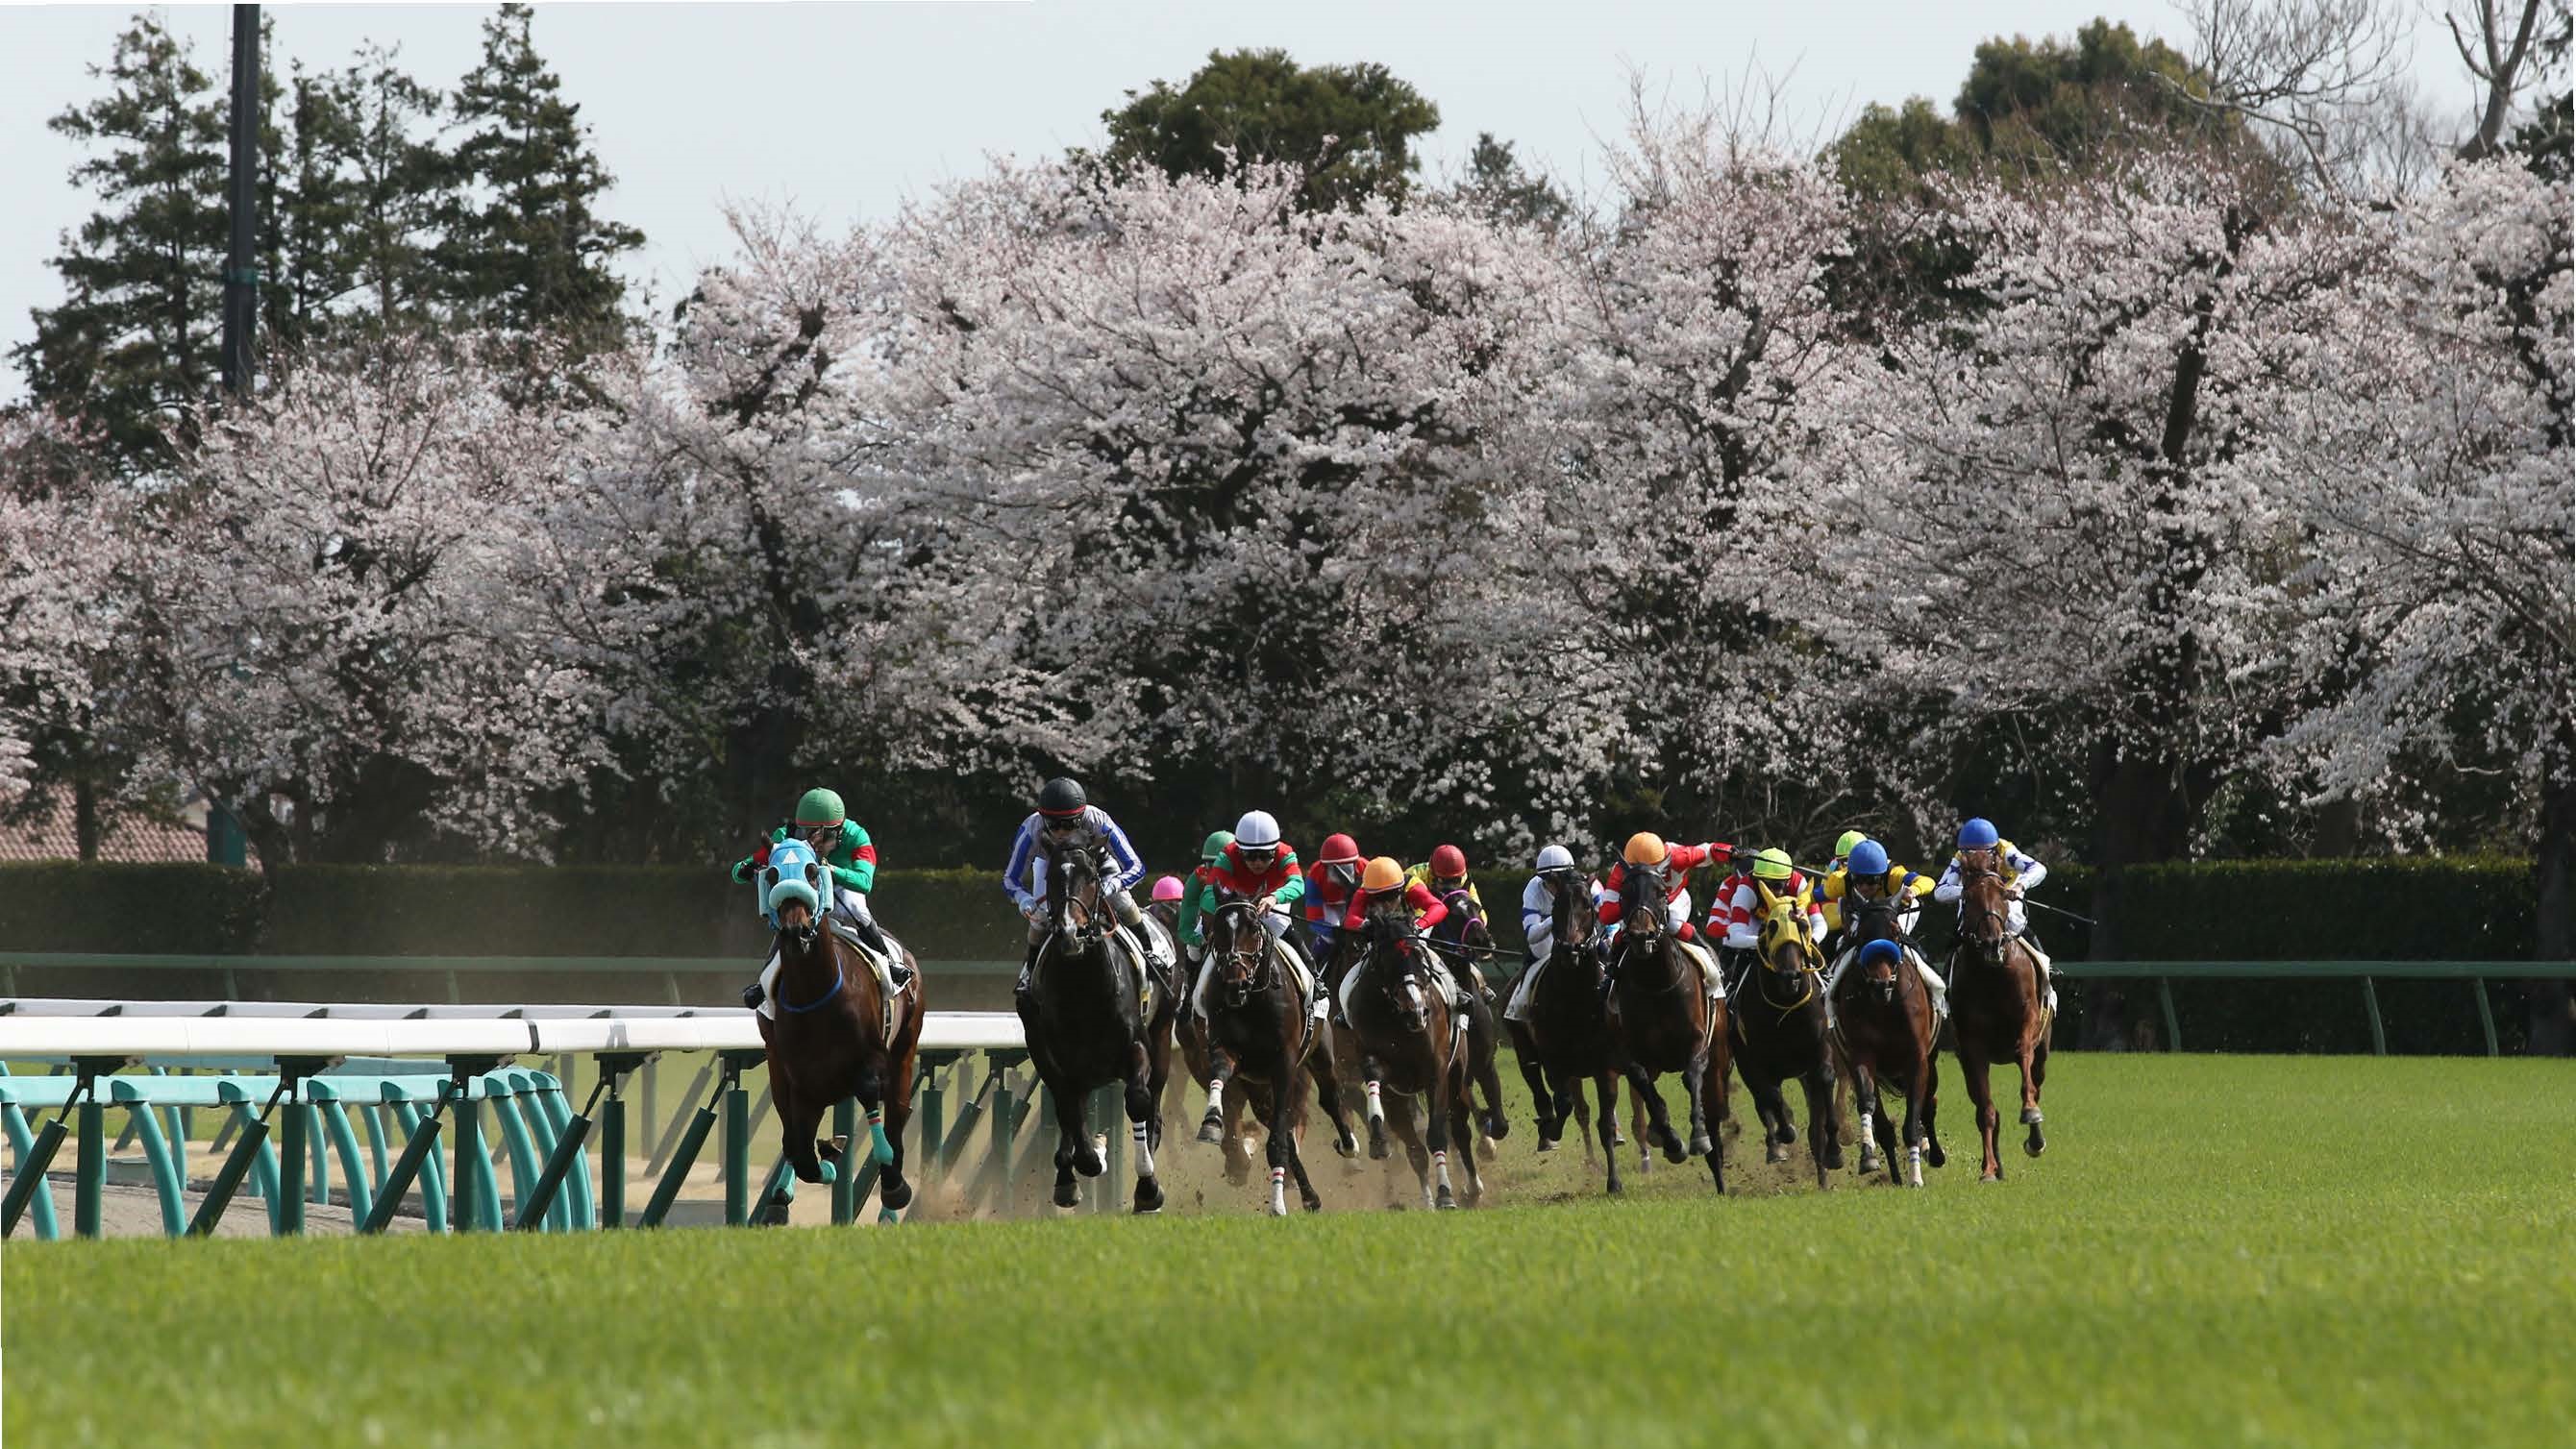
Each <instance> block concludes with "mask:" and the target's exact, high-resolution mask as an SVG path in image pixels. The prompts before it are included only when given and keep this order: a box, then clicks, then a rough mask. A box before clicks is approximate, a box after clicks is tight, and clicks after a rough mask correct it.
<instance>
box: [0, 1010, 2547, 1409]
mask: <svg viewBox="0 0 2576 1449" xmlns="http://www.w3.org/2000/svg"><path fill="white" fill-rule="evenodd" d="M2058 1068H2059V1070H2058V1074H2057V1075H2056V1076H2055V1077H2054V1078H2053V1079H2052V1080H2051V1082H2050V1092H2049V1096H2048V1109H2049V1127H2050V1144H2051V1145H2050V1149H2049V1154H2048V1156H2047V1157H2045V1158H2044V1159H2041V1160H2039V1161H2037V1162H2032V1161H2029V1160H2027V1159H2025V1158H2023V1157H2022V1156H2021V1155H2020V1153H2019V1151H2018V1149H2017V1148H2016V1149H2013V1150H2012V1151H2011V1153H2010V1156H2009V1161H2008V1163H2007V1171H2008V1172H2009V1174H2010V1177H2009V1180H2008V1181H2006V1182H2004V1183H2002V1184H2000V1185H1993V1186H1986V1185H1980V1184H1979V1183H1978V1182H1977V1181H1976V1167H1975V1146H1974V1140H1973V1138H1972V1137H1970V1136H1968V1135H1966V1129H1967V1128H1968V1126H1969V1124H1968V1121H1967V1111H1966V1105H1965V1099H1964V1093H1961V1092H1959V1091H1957V1089H1956V1086H1955V1078H1953V1083H1952V1091H1951V1094H1950V1099H1949V1103H1948V1105H1949V1111H1948V1112H1947V1113H1946V1114H1945V1115H1946V1116H1947V1118H1948V1121H1947V1124H1946V1125H1947V1128H1948V1130H1947V1131H1946V1132H1945V1134H1944V1135H1945V1137H1946V1138H1947V1139H1948V1141H1949V1144H1950V1146H1951V1149H1952V1152H1953V1157H1952V1161H1951V1165H1950V1166H1949V1167H1948V1168H1947V1169H1945V1170H1943V1171H1941V1172H1939V1173H1935V1174H1933V1178H1932V1186H1931V1187H1930V1189H1929V1190H1928V1191H1926V1192H1923V1193H1919V1194H1912V1193H1903V1192H1898V1191H1893V1190H1890V1189H1888V1188H1885V1187H1882V1186H1864V1185H1860V1184H1857V1183H1855V1182H1854V1181H1853V1179H1852V1178H1851V1177H1850V1176H1849V1175H1848V1174H1846V1175H1844V1176H1843V1177H1842V1178H1840V1179H1839V1180H1838V1181H1837V1183H1836V1186H1835V1187H1834V1189H1833V1190H1832V1191H1831V1192H1830V1193H1826V1194H1823V1195H1819V1194H1818V1193H1817V1192H1816V1191H1815V1190H1814V1187H1813V1185H1812V1182H1807V1183H1805V1184H1804V1185H1801V1184H1800V1180H1799V1179H1798V1178H1797V1177H1796V1176H1794V1175H1791V1174H1784V1173H1781V1172H1779V1171H1778V1170H1776V1169H1773V1170H1767V1171H1766V1170H1764V1169H1762V1168H1761V1167H1759V1166H1758V1165H1757V1166H1751V1167H1747V1168H1745V1169H1743V1170H1742V1171H1741V1172H1740V1173H1739V1174H1738V1180H1739V1183H1740V1186H1739V1193H1738V1195H1736V1196H1732V1197H1729V1198H1727V1199H1723V1200H1720V1199H1717V1198H1715V1197H1714V1196H1713V1195H1712V1194H1711V1193H1710V1192H1709V1190H1708V1187H1707V1182H1706V1179H1705V1177H1704V1175H1697V1174H1696V1171H1695V1170H1694V1171H1693V1172H1684V1171H1681V1170H1678V1169H1670V1170H1667V1169H1659V1170H1658V1171H1657V1172H1656V1173H1655V1174H1653V1176H1651V1177H1649V1178H1647V1179H1645V1180H1643V1181H1642V1182H1639V1183H1637V1184H1636V1187H1637V1191H1636V1192H1635V1193H1634V1195H1632V1196H1631V1197H1630V1198H1629V1199H1627V1200H1625V1201H1617V1202H1608V1201H1602V1200H1599V1199H1598V1198H1596V1197H1594V1196H1593V1195H1592V1193H1594V1192H1597V1177H1588V1176H1587V1175H1586V1174H1585V1173H1584V1172H1583V1170H1582V1163H1581V1160H1580V1159H1579V1157H1576V1156H1575V1155H1573V1154H1571V1153H1562V1154H1558V1155H1557V1156H1555V1157H1553V1158H1550V1159H1546V1160H1541V1159H1537V1158H1535V1157H1533V1156H1532V1155H1531V1151H1530V1144H1529V1142H1528V1141H1527V1140H1526V1137H1525V1136H1524V1135H1522V1134H1525V1133H1526V1131H1527V1126H1526V1114H1525V1113H1524V1114H1519V1120H1518V1121H1516V1126H1515V1135H1514V1136H1513V1138H1512V1139H1510V1140H1509V1141H1507V1142H1505V1143H1504V1144H1503V1145H1502V1153H1503V1165H1504V1166H1505V1167H1506V1168H1507V1171H1505V1172H1504V1173H1503V1174H1501V1180H1500V1185H1499V1188H1498V1191H1497V1192H1496V1194H1495V1195H1494V1197H1493V1198H1490V1199H1489V1202H1493V1203H1495V1204H1497V1205H1495V1206H1492V1207H1489V1208H1487V1209H1485V1210H1482V1211H1477V1212H1469V1213H1456V1214H1441V1215H1433V1214H1429V1213H1423V1212H1405V1213H1387V1212H1382V1211H1364V1212H1337V1213H1327V1214H1323V1215H1320V1216H1314V1217H1308V1216H1303V1215H1298V1216H1294V1217H1291V1218H1290V1219H1288V1220H1287V1221H1284V1222H1274V1221H1270V1220H1267V1219H1263V1218H1258V1217H1253V1216H1248V1215H1245V1214H1243V1213H1242V1212H1239V1211H1232V1210H1229V1211H1226V1212H1223V1213H1210V1214H1205V1215H1197V1216H1189V1215H1168V1216H1165V1217H1162V1218H1159V1219H1149V1220H1130V1219H1121V1218H1108V1217H1092V1216H1088V1215H1085V1216H1080V1217H1075V1218H1071V1219H1066V1220H1061V1221H1041V1222H1013V1223H922V1224H915V1225H909V1226H906V1227H903V1228H900V1229H896V1230H892V1231H875V1230H846V1231H841V1232H833V1231H830V1230H812V1231H807V1230H790V1231H774V1232H765V1233H756V1232H718V1231H691V1232H673V1233H666V1234H662V1235H658V1236H645V1235H619V1234H609V1235H598V1236H591V1237H584V1238H515V1237H514V1238H506V1239H503V1238H469V1239H463V1240H456V1239H431V1238H426V1237H413V1238H404V1239H385V1240H374V1241H356V1240H336V1241H321V1240H316V1241H305V1242H275V1241H248V1242H224V1243H187V1242H183V1243H167V1242H160V1241H128V1242H110V1243H63V1244H54V1245H46V1246H31V1245H25V1244H12V1245H10V1246H9V1247H8V1248H7V1249H6V1250H5V1253H0V1315H5V1318H4V1319H0V1335H5V1340H6V1351H7V1358H6V1377H5V1383H0V1390H4V1391H5V1395H6V1399H5V1406H4V1407H0V1424H4V1425H5V1430H6V1433H7V1436H8V1439H9V1441H10V1442H11V1443H12V1444H25V1445H44V1446H66V1445H75V1444H118V1445H136V1444H188V1445H233V1444H244V1445H254V1444H255V1445H268V1444H275V1443H282V1442H289V1441H290V1440H291V1439H296V1438H314V1439H317V1440H320V1441H323V1442H332V1443H344V1442H359V1443H368V1444H376V1443H382V1444H391V1445H402V1446H431V1445H458V1446H464V1445H485V1444H503V1443H525V1444H558V1443H567V1442H572V1441H574V1440H575V1439H578V1440H580V1441H581V1442H584V1443H595V1444H607V1445H661V1444H671V1445H699V1444H746V1445H817V1446H819V1445H826V1444H834V1445H837V1444H906V1443H939V1444H984V1445H996V1446H1002V1445H1023V1444H1038V1445H1080V1444H1140V1445H1155V1446H1173V1445H1199V1444H1235V1443H1241V1444H1256V1443H1257V1444H1264V1445H1279V1444H1306V1443H1314V1444H1385V1445H1399V1444H1414V1443H1458V1444H1570V1443H1597V1444H1601V1445H1617V1446H1630V1445H1636V1446H1646V1445H1684V1444H1702V1443H1710V1442H1719V1441H1735V1442H1747V1443H1776V1444H1795V1445H1800V1446H1815V1445H1822V1444H1837V1445H1840V1444H1977V1445H1993V1444H2025V1443H2026V1444H2046V1445H2084V1444H2192V1445H2203V1444H2214V1443H2229V1444H2371V1445H2398V1444H2426V1445H2439V1446H2442V1449H2470V1446H2485V1445H2499V1444H2563V1443H2567V1442H2570V1436H2571V1433H2576V1430H2571V1428H2570V1426H2571V1425H2576V1372H2571V1371H2570V1370H2569V1369H2568V1367H2567V1350H2568V1345H2569V1330H2570V1328H2571V1327H2576V1139H2571V1131H2570V1129H2571V1127H2576V1063H2566V1062H2533V1061H2512V1060H2508V1061H2501V1062H2493V1061H2482V1060H2436V1059H2390V1060H2372V1059H2367V1058H2360V1059H2355V1058H2336V1059H2318V1058H2303V1059H2292V1058H2223V1057H2102V1056H2094V1057H2061V1058H2060V1059H2059V1062H2058ZM2007 1075H2008V1074H2007ZM1736 1100H1737V1104H1738V1107H1739V1109H1741V1108H1742V1106H1743V1100H1744V1099H1743V1097H1742V1095H1741V1094H1740V1093H1739V1094H1738V1096H1737V1098H1736ZM1167 1150H1170V1151H1179V1152H1183V1153H1188V1154H1193V1155H1195V1156H1197V1157H1200V1158H1202V1159H1203V1158H1204V1156H1205V1155H1206V1154H1207V1153H1208V1152H1209V1151H1210V1149H1203V1148H1184V1147H1178V1146H1177V1145H1176V1146H1175V1147H1174V1148H1172V1149H1167ZM1735 1156H1736V1157H1738V1158H1739V1159H1740V1158H1742V1157H1744V1156H1758V1150H1757V1151H1754V1152H1750V1153H1747V1152H1744V1151H1741V1150H1738V1151H1737V1152H1736V1153H1735ZM1193 1170H1199V1168H1198V1166H1195V1165H1194V1167H1193ZM1344 1171H1345V1169H1344V1168H1343V1167H1342V1166H1341V1165H1340V1164H1339V1163H1336V1162H1327V1163H1325V1164H1324V1165H1323V1167H1322V1169H1321V1171H1320V1172H1319V1173H1318V1179H1319V1184H1322V1183H1326V1182H1330V1181H1332V1180H1333V1179H1336V1178H1339V1177H1340V1176H1341V1175H1342V1174H1343V1173H1344ZM1228 1191H1229V1192H1230V1193H1231V1192H1233V1191H1234V1190H1231V1189H1229V1190H1228ZM1342 1195H1343V1196H1347V1194H1342ZM1236 1197H1237V1198H1239V1199H1240V1201H1241V1202H1242V1204H1243V1205H1245V1206H1248V1205H1249V1201H1250V1197H1251V1194H1250V1193H1249V1192H1248V1191H1246V1192H1242V1193H1239V1194H1236ZM1543 1199H1553V1200H1543ZM1234 1205H1235V1199H1233V1198H1230V1199H1229V1201H1228V1203H1227V1206H1228V1207H1229V1209H1231V1208H1233V1207H1234Z"/></svg>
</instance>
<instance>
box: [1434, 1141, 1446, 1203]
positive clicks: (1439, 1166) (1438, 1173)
mask: <svg viewBox="0 0 2576 1449" xmlns="http://www.w3.org/2000/svg"><path fill="white" fill-rule="evenodd" d="M1431 1174H1432V1176H1433V1177H1435V1178H1437V1179H1438V1180H1439V1183H1440V1191H1441V1192H1442V1193H1443V1194H1446V1193H1447V1192H1448V1191H1449V1149H1448V1148H1445V1147H1444V1148H1441V1149H1440V1150H1439V1151H1437V1152H1434V1153H1432V1154H1431Z"/></svg>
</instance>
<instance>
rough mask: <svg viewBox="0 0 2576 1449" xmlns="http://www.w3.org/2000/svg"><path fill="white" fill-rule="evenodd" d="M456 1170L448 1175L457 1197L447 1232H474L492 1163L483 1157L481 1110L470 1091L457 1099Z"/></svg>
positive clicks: (448, 1216) (448, 1217)
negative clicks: (485, 1182)
mask: <svg viewBox="0 0 2576 1449" xmlns="http://www.w3.org/2000/svg"><path fill="white" fill-rule="evenodd" d="M452 1150H453V1152H454V1154H455V1157H456V1166H455V1167H453V1168H451V1169H450V1170H449V1172H448V1183H447V1185H448V1188H449V1190H450V1191H452V1192H454V1193H455V1194H456V1202H455V1205H454V1206H452V1207H450V1208H449V1209H448V1210H447V1222H448V1227H449V1230H450V1231H453V1232H459V1233H470V1232H472V1231H474V1229H475V1227H476V1225H477V1221H478V1219H479V1218H480V1217H481V1216H482V1209H483V1198H482V1192H483V1182H482V1180H483V1179H484V1178H486V1177H488V1176H490V1175H491V1172H492V1161H491V1159H490V1158H488V1157H485V1156H484V1155H483V1109H482V1104H481V1103H479V1102H477V1101H475V1100H474V1095H473V1090H472V1088H471V1087H470V1086H469V1087H468V1088H467V1090H466V1091H464V1092H461V1093H459V1094H458V1095H457V1102H456V1145H455V1147H454V1148H453V1149H452Z"/></svg>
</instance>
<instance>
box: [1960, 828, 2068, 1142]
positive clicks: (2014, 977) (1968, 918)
mask: <svg viewBox="0 0 2576 1449" xmlns="http://www.w3.org/2000/svg"><path fill="white" fill-rule="evenodd" d="M2010 900H2011V898H2010V896H2009V895H2008V894H2007V893H2006V889H2005V877H2004V874H2003V870H2002V868H2001V866H2000V865H1999V864H1998V863H1997V861H1996V860H1995V851H1994V848H1993V847H1991V846H1989V847H1987V848H1986V849H1983V850H1963V851H1961V852H1959V947H1958V949H1957V950H1956V951H1955V952H1953V953H1952V955H1951V957H1950V1032H1951V1036H1952V1039H1953V1040H1954V1042H1955V1043H1956V1045H1957V1048H1958V1052H1959V1075H1960V1076H1962V1077H1964V1078H1966V1079H1967V1083H1968V1100H1969V1101H1971V1102H1974V1103H1975V1104H1976V1106H1977V1137H1978V1141H1979V1145H1980V1146H1982V1147H1983V1148H1984V1152H1985V1160H1984V1163H1983V1168H1984V1180H1985V1181H1987V1182H1998V1181H2001V1180H2002V1178H2003V1175H2004V1161H2003V1157H2002V1155H2001V1154H2000V1153H1999V1152H1998V1151H1997V1150H1996V1146H1995V1143H1996V1137H1997V1134H1998V1131H1999V1129H2000V1128H2001V1126H2002V1123H2003V1114H2002V1113H2000V1112H1998V1111H1996V1110H1995V1097H1994V1090H1993V1088H1992V1087H1990V1086H1989V1085H1988V1084H1987V1081H1986V1071H1987V1068H1989V1067H1990V1066H1992V1065H1993V1064H1994V1063H1996V1062H2001V1061H2011V1062H2013V1063H2015V1064H2017V1065H2018V1066H2020V1068H2021V1120H2022V1124H2023V1125H2024V1126H2027V1127H2028V1128H2030V1136H2029V1138H2028V1139H2026V1140H2025V1141H2024V1142H2023V1143H2022V1150H2023V1151H2025V1152H2028V1153H2029V1154H2030V1155H2031V1156H2033V1157H2037V1156H2038V1155H2039V1154H2040V1153H2041V1152H2042V1151H2044V1150H2046V1148H2047V1146H2048V1139H2047V1138H2046V1137H2045V1136H2044V1135H2042V1133H2041V1132H2040V1123H2041V1122H2042V1121H2043V1120H2044V1119H2043V1118H2042V1117H2041V1116H2040V1111H2039V1088H2040V1084H2041V1083H2042V1082H2044V1081H2046V1080H2047V1078H2048V1029H2049V1026H2050V1020H2051V1013H2050V1011H2049V1010H2048V1007H2047V1004H2046V1003H2045V1002H2044V1001H2043V1000H2042V998H2041V996H2040V991H2041V986H2040V977H2039V963H2038V962H2037V961H2034V960H2032V959H2031V955H2030V948H2029V947H2028V946H2025V945H2024V944H2022V940H2021V938H2020V937H2019V936H2016V935H2014V934H2013V932H2012V917H2011V915H2010V911H2011V904H2010Z"/></svg>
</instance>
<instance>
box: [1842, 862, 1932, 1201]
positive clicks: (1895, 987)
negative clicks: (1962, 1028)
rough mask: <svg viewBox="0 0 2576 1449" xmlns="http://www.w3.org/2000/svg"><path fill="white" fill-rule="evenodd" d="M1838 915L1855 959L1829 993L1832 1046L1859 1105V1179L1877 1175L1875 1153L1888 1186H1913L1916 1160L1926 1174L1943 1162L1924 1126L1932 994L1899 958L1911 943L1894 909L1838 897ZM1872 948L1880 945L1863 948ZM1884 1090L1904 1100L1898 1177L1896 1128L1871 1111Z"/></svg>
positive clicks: (1918, 1178) (1919, 1180) (1918, 1172)
mask: <svg viewBox="0 0 2576 1449" xmlns="http://www.w3.org/2000/svg"><path fill="white" fill-rule="evenodd" d="M1843 909H1844V911H1845V913H1846V914H1848V915H1850V916H1851V918H1852V929H1851V935H1850V941H1851V946H1850V949H1851V950H1852V951H1854V952H1855V953H1857V954H1856V956H1855V958H1854V959H1853V961H1852V963H1851V964H1850V965H1849V966H1846V967H1844V968H1843V975H1842V980H1841V981H1840V982H1838V983H1836V984H1835V987H1834V1018H1835V1025H1836V1042H1835V1044H1836V1046H1838V1047H1839V1048H1840V1049H1841V1052H1842V1058H1843V1064H1844V1067H1845V1068H1846V1070H1847V1071H1848V1072H1849V1074H1850V1076H1851V1079H1852V1092H1853V1095H1854V1097H1855V1098H1857V1100H1858V1102H1859V1104H1860V1172H1861V1173H1862V1174H1863V1175H1864V1176H1866V1175H1867V1174H1869V1173H1872V1172H1875V1171H1877V1170H1878V1156H1879V1154H1880V1153H1881V1152H1882V1151H1883V1152H1885V1153H1886V1155H1887V1180H1888V1181H1889V1182H1890V1183H1903V1184H1905V1185H1908V1186H1912V1187H1921V1186H1922V1185H1923V1162H1924V1159H1925V1158H1927V1157H1929V1158H1930V1159H1931V1162H1932V1165H1933V1166H1934V1167H1939V1166H1941V1165H1942V1164H1943V1163H1944V1162H1945V1161H1947V1158H1945V1157H1944V1156H1943V1154H1942V1151H1941V1139H1940V1137H1939V1135H1938V1134H1937V1133H1936V1132H1935V1131H1934V1130H1933V1122H1932V1119H1933V1113H1934V1112H1935V1110H1936V1109H1937V1107H1938V1105H1939V1096H1940V1086H1941V1070H1940V1059H1939V1054H1938V1053H1937V1052H1936V1051H1935V1049H1934V1042H1935V1041H1936V1040H1938V1038H1939V1035H1940V1022H1939V1020H1938V1018H1937V1017H1936V1016H1935V1014H1934V1012H1933V1010H1932V990H1931V988H1930V987H1929V986H1927V985H1925V984H1924V981H1923V976H1922V973H1921V972H1919V971H1917V970H1915V969H1914V963H1913V961H1912V959H1911V958H1910V957H1909V956H1908V955H1907V952H1909V951H1910V950H1911V949H1912V944H1911V943H1910V942H1908V941H1907V940H1906V939H1905V934H1904V932H1903V930H1902V929H1900V927H1899V925H1898V921H1897V905H1896V903H1895V902H1893V901H1883V900H1868V899H1865V898H1863V897H1860V896H1857V895H1846V896H1845V897H1844V898H1843ZM1879 942H1885V943H1886V945H1884V946H1882V947H1880V949H1878V950H1876V951H1873V950H1870V949H1869V948H1870V947H1871V946H1872V945H1875V944H1877V943H1879ZM1891 1086H1892V1087H1894V1088H1896V1089H1897V1090H1898V1091H1899V1092H1901V1093H1903V1094H1904V1097H1905V1128H1904V1132H1903V1139H1904V1142H1905V1172H1904V1175H1903V1176H1901V1177H1900V1176H1899V1175H1898V1173H1897V1170H1896V1144H1897V1140H1898V1135H1899V1134H1898V1132H1897V1130H1896V1124H1895V1123H1894V1121H1892V1120H1891V1119H1890V1118H1889V1117H1888V1116H1887V1115H1886V1114H1885V1113H1884V1112H1880V1111H1878V1110H1877V1109H1878V1107H1879V1093H1880V1092H1881V1091H1883V1090H1884V1089H1886V1088H1888V1087H1891ZM1873 1130H1874V1132H1875V1135H1874V1136H1873Z"/></svg>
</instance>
